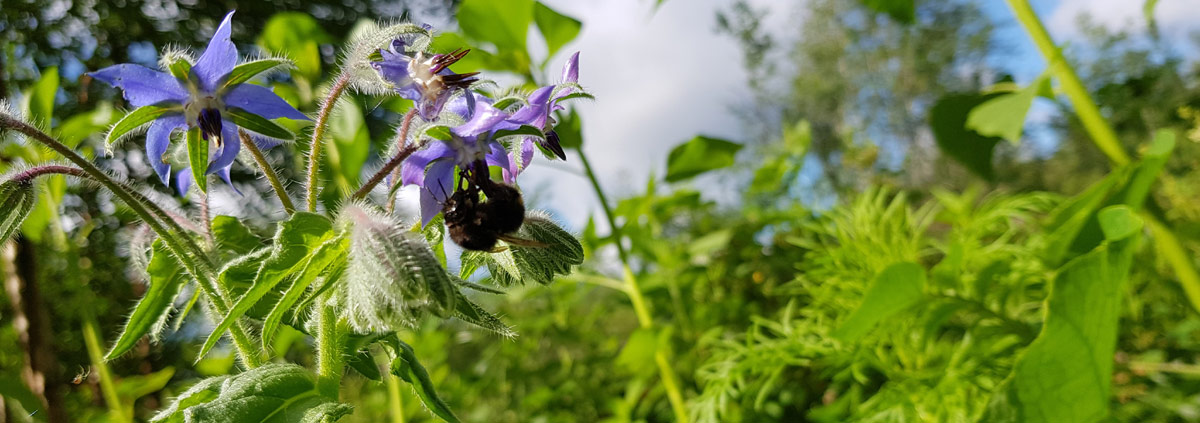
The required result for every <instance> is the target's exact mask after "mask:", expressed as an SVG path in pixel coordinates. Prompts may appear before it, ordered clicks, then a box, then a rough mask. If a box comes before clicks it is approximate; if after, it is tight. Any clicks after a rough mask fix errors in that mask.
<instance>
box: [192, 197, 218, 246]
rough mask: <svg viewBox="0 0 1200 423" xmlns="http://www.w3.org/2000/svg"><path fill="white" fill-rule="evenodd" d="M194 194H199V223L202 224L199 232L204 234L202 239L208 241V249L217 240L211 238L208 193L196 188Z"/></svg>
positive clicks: (215, 243)
mask: <svg viewBox="0 0 1200 423" xmlns="http://www.w3.org/2000/svg"><path fill="white" fill-rule="evenodd" d="M196 194H197V195H199V196H200V223H201V224H202V225H203V226H204V228H203V230H202V231H201V233H203V234H204V240H205V241H207V242H208V249H209V250H212V249H214V248H216V246H217V242H216V240H215V239H213V233H212V215H210V214H209V211H210V210H209V206H210V205H209V203H208V193H207V192H204V190H197V191H196Z"/></svg>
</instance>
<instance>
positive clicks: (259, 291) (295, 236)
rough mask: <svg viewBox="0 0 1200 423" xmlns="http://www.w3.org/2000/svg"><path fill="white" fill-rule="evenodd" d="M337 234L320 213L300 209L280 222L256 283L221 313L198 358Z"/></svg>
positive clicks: (257, 275)
mask: <svg viewBox="0 0 1200 423" xmlns="http://www.w3.org/2000/svg"><path fill="white" fill-rule="evenodd" d="M333 236H334V233H333V223H332V222H330V220H329V219H328V218H326V217H325V216H322V215H319V214H315V213H308V212H297V213H296V214H293V215H292V216H291V217H290V218H288V220H285V221H283V222H280V223H279V230H278V231H276V232H275V238H274V244H273V245H272V247H271V250H270V253H269V254H268V255H267V257H266V258H265V259H263V260H262V265H261V266H260V267H259V268H258V272H257V273H256V274H255V275H254V279H253V280H254V282H253V284H252V285H251V286H250V288H249V289H248V290H247V291H246V293H245V294H243V295H242V296H241V298H238V301H237V303H235V304H234V305H233V308H231V309H230V310H229V313H228V314H226V315H224V316H221V321H220V323H218V324H217V327H216V328H215V329H214V330H213V332H212V334H210V335H209V336H208V339H207V340H205V341H204V345H203V346H202V347H201V348H200V354H198V355H197V358H196V359H197V360H199V359H200V358H203V357H204V356H205V355H206V354H208V351H209V350H211V349H212V347H213V346H214V345H216V344H217V341H218V340H220V339H221V336H222V335H223V334H224V333H225V331H227V330H228V329H229V327H230V326H232V325H233V324H234V322H236V321H237V319H240V318H241V317H242V315H244V314H246V312H247V311H249V310H250V308H251V307H254V305H255V304H257V303H258V301H259V300H260V299H262V298H263V296H265V295H266V294H267V293H268V292H270V291H272V290H273V289H274V288H275V286H276V285H278V284H279V282H282V281H283V279H284V278H286V277H287V276H289V275H291V274H292V273H293V272H296V271H298V270H300V269H301V268H302V266H304V264H305V263H306V262H307V259H308V257H309V255H310V254H311V253H312V252H313V251H315V250H316V249H317V248H318V247H319V246H320V245H321V244H322V243H324V242H325V241H326V240H328V239H330V238H332V237H333ZM228 270H229V268H227V269H226V270H223V271H222V272H221V274H220V276H219V278H220V279H228V278H230V277H232V275H231V274H230V273H228Z"/></svg>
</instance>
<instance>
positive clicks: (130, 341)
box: [104, 239, 188, 360]
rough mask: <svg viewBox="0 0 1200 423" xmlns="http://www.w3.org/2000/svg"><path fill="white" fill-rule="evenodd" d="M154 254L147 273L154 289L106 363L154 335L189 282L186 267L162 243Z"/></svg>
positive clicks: (158, 242) (156, 244) (140, 303)
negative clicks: (153, 330) (157, 326)
mask: <svg viewBox="0 0 1200 423" xmlns="http://www.w3.org/2000/svg"><path fill="white" fill-rule="evenodd" d="M152 251H153V252H152V253H151V254H150V263H149V265H148V266H146V273H147V274H148V275H150V289H147V290H146V295H143V296H142V299H141V300H139V301H138V303H137V306H135V307H134V308H133V313H132V314H130V315H129V320H128V321H126V323H125V329H124V330H122V331H121V335H120V336H118V337H117V341H116V342H115V343H113V346H112V349H110V350H109V351H108V354H105V356H104V359H105V360H112V359H114V358H117V357H120V356H121V355H122V354H125V353H126V352H127V351H129V350H130V349H132V348H133V347H134V346H135V345H137V341H138V340H139V339H142V337H143V336H146V334H148V333H151V328H153V327H154V326H155V325H156V324H157V323H158V322H159V321H162V320H163V319H165V317H166V315H168V314H170V313H171V304H173V303H174V302H175V297H178V296H179V293H180V291H182V290H183V286H184V284H185V283H186V282H187V281H188V277H187V273H186V272H184V270H183V266H181V265H180V264H179V261H178V260H177V259H175V256H173V255H171V252H170V251H168V250H167V247H166V245H165V244H164V243H163V241H162V240H161V239H159V240H155V241H154V246H153V247H152Z"/></svg>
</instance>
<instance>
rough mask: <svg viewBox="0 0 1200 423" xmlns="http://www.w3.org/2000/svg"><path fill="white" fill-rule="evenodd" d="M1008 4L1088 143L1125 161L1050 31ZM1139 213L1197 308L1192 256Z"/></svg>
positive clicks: (1020, 3)
mask: <svg viewBox="0 0 1200 423" xmlns="http://www.w3.org/2000/svg"><path fill="white" fill-rule="evenodd" d="M1008 5H1009V7H1011V8H1012V10H1013V14H1014V15H1016V17H1017V20H1018V21H1020V22H1021V25H1023V26H1025V31H1026V32H1027V33H1029V37H1030V38H1032V39H1033V43H1034V44H1036V45H1037V46H1038V50H1040V51H1041V52H1042V56H1043V57H1044V58H1045V59H1046V61H1048V62H1050V66H1051V69H1052V70H1053V72H1054V76H1055V78H1056V79H1058V80H1059V83H1061V84H1062V89H1063V92H1064V93H1066V95H1067V98H1068V99H1070V100H1071V105H1073V106H1075V114H1076V115H1077V116H1079V121H1080V122H1082V123H1083V128H1084V129H1085V130H1087V132H1088V135H1090V136H1091V137H1092V142H1093V143H1095V144H1096V147H1098V148H1100V150H1101V151H1103V152H1104V154H1105V155H1107V156H1108V159H1109V160H1110V161H1112V163H1113V164H1114V165H1117V166H1120V165H1124V164H1127V163H1129V162H1130V158H1129V155H1128V154H1126V153H1125V150H1124V149H1122V148H1121V143H1120V141H1118V139H1117V133H1116V131H1114V130H1113V129H1112V126H1111V125H1109V124H1108V121H1107V120H1105V119H1104V117H1103V116H1101V115H1100V108H1099V107H1098V106H1096V102H1095V101H1094V100H1092V97H1091V95H1089V94H1088V92H1087V89H1086V88H1084V86H1083V83H1082V82H1080V80H1079V75H1077V74H1076V73H1075V69H1074V68H1072V67H1071V64H1070V63H1067V61H1066V59H1065V58H1063V55H1062V51H1061V50H1059V49H1058V47H1057V46H1056V45H1055V44H1054V40H1052V39H1051V38H1050V33H1048V32H1046V27H1045V26H1044V25H1042V21H1041V19H1039V18H1038V16H1037V13H1035V12H1034V11H1033V8H1032V7H1030V6H1029V2H1028V1H1027V0H1008ZM1141 216H1142V218H1143V219H1144V220H1145V221H1146V225H1147V226H1148V227H1149V228H1150V233H1151V234H1152V235H1153V236H1154V238H1155V239H1156V240H1158V241H1159V242H1156V243H1155V246H1156V247H1157V248H1158V251H1159V254H1161V255H1163V256H1164V257H1166V259H1167V263H1169V264H1170V265H1171V268H1172V270H1174V271H1175V276H1176V277H1177V278H1178V279H1179V284H1180V285H1182V286H1183V292H1184V293H1185V294H1186V295H1187V297H1188V300H1189V301H1190V302H1191V304H1192V308H1194V309H1196V311H1200V272H1198V271H1197V270H1196V267H1195V264H1194V263H1192V258H1191V257H1189V256H1188V254H1187V252H1186V251H1184V249H1183V246H1182V245H1181V244H1180V242H1179V239H1178V238H1177V237H1176V236H1175V234H1174V233H1173V232H1172V231H1171V228H1170V227H1168V226H1167V225H1166V224H1164V223H1163V222H1161V221H1159V220H1158V218H1157V217H1155V216H1154V215H1152V214H1150V213H1144V212H1143V213H1141Z"/></svg>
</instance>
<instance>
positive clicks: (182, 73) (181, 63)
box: [167, 57, 192, 81]
mask: <svg viewBox="0 0 1200 423" xmlns="http://www.w3.org/2000/svg"><path fill="white" fill-rule="evenodd" d="M167 71H169V72H171V76H174V77H176V78H179V79H182V80H185V81H186V80H188V79H190V78H191V76H192V62H189V61H187V59H185V58H182V57H181V58H179V59H178V60H176V61H174V62H171V64H170V65H169V66H167Z"/></svg>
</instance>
